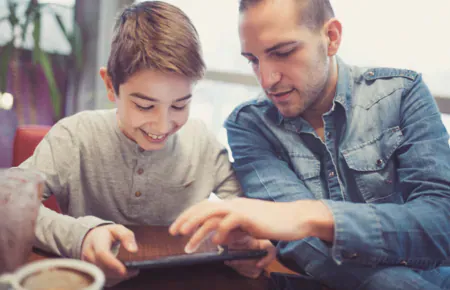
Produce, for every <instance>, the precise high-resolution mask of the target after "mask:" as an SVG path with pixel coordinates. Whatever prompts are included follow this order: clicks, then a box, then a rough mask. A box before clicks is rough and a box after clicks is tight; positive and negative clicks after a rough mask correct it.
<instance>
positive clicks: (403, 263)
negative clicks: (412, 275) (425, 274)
mask: <svg viewBox="0 0 450 290" xmlns="http://www.w3.org/2000/svg"><path fill="white" fill-rule="evenodd" d="M400 265H402V266H408V262H406V261H401V262H400Z"/></svg>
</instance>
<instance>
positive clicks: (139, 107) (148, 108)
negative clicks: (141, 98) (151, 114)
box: [135, 103, 154, 111]
mask: <svg viewBox="0 0 450 290" xmlns="http://www.w3.org/2000/svg"><path fill="white" fill-rule="evenodd" d="M135 105H136V107H137V108H138V109H139V110H141V111H148V110H150V109H151V108H153V107H154V106H153V105H151V106H148V107H142V106H139V105H138V104H136V103H135Z"/></svg>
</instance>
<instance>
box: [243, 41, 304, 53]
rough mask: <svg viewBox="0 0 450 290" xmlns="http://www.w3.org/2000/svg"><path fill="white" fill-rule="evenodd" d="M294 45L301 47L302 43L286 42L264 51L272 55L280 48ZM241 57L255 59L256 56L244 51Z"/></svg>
mask: <svg viewBox="0 0 450 290" xmlns="http://www.w3.org/2000/svg"><path fill="white" fill-rule="evenodd" d="M292 44H298V45H301V44H302V42H299V41H286V42H281V43H277V44H275V45H274V46H272V47H269V48H267V49H265V50H264V53H266V54H269V53H271V52H272V51H274V50H277V49H279V48H282V47H284V46H288V45H292ZM241 55H242V56H245V57H254V55H253V54H252V53H250V52H244V51H243V52H241Z"/></svg>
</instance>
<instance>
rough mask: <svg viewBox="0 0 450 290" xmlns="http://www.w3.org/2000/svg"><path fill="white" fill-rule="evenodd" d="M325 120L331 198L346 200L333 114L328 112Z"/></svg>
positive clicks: (327, 174)
mask: <svg viewBox="0 0 450 290" xmlns="http://www.w3.org/2000/svg"><path fill="white" fill-rule="evenodd" d="M323 120H324V142H323V143H324V144H325V154H324V159H325V170H326V172H325V176H326V180H327V184H328V192H329V196H330V199H331V200H345V199H346V198H345V195H344V190H343V186H342V182H341V180H340V178H339V172H338V170H337V166H336V161H337V159H336V156H335V153H334V152H336V140H337V138H336V129H335V127H334V124H333V122H332V115H331V114H326V115H324V116H323Z"/></svg>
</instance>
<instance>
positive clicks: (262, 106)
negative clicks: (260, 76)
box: [227, 96, 273, 122]
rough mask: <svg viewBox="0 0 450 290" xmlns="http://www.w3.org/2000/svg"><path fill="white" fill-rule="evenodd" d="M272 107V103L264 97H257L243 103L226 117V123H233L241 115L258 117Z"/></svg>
mask: <svg viewBox="0 0 450 290" xmlns="http://www.w3.org/2000/svg"><path fill="white" fill-rule="evenodd" d="M271 107H273V104H272V102H271V101H270V100H269V99H267V98H266V97H264V96H259V97H256V98H254V99H251V100H248V101H245V102H243V103H241V104H240V105H238V106H237V107H236V108H235V109H234V110H233V111H232V112H231V114H230V115H229V116H228V118H227V121H232V122H235V121H237V119H238V118H239V116H240V115H241V114H243V113H247V114H250V115H253V116H255V117H256V116H260V115H262V114H264V113H265V112H267V110H268V109H270V108H271Z"/></svg>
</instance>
